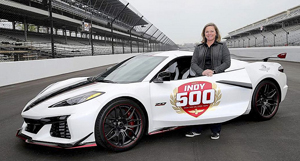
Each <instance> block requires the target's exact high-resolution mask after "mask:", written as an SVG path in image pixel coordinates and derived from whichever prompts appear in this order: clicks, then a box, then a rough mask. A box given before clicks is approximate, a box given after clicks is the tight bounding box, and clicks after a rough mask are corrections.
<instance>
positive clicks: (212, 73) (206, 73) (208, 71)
mask: <svg viewBox="0 0 300 161" xmlns="http://www.w3.org/2000/svg"><path fill="white" fill-rule="evenodd" d="M202 75H205V76H208V77H211V76H213V75H214V71H213V70H210V69H206V70H204V71H203V72H202Z"/></svg>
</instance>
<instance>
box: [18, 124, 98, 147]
mask: <svg viewBox="0 0 300 161" xmlns="http://www.w3.org/2000/svg"><path fill="white" fill-rule="evenodd" d="M23 130H24V129H22V128H21V129H19V130H18V131H17V134H16V136H17V137H19V138H21V139H23V140H24V141H25V142H26V143H29V144H36V145H42V146H48V147H53V148H63V149H75V148H85V147H93V146H97V144H96V143H95V142H89V143H88V142H85V143H83V141H84V140H86V139H87V138H88V137H89V136H91V135H92V134H93V133H90V134H89V135H87V136H86V137H84V138H82V139H80V140H78V141H75V142H73V143H56V142H46V141H38V140H33V139H32V137H30V136H27V135H26V134H24V133H22V131H23Z"/></svg>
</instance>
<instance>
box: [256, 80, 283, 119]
mask: <svg viewBox="0 0 300 161" xmlns="http://www.w3.org/2000/svg"><path fill="white" fill-rule="evenodd" d="M279 103H280V92H279V89H278V87H277V86H276V84H275V83H274V82H272V81H270V80H264V81H262V82H260V83H259V84H258V85H257V87H256V88H255V90H254V93H253V96H252V107H251V114H252V115H253V116H254V118H255V119H256V120H261V121H264V120H269V119H271V118H272V117H273V116H274V115H275V114H276V112H277V110H278V108H279Z"/></svg>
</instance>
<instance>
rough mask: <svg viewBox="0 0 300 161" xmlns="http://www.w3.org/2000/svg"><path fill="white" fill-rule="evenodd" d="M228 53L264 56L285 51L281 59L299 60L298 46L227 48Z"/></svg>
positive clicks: (244, 55)
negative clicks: (285, 54) (283, 57)
mask: <svg viewBox="0 0 300 161" xmlns="http://www.w3.org/2000/svg"><path fill="white" fill-rule="evenodd" d="M229 51H230V54H233V55H236V56H239V57H250V58H258V59H259V58H266V57H269V56H272V55H278V54H280V53H287V56H286V58H285V59H280V60H282V61H292V62H300V46H284V47H256V48H229Z"/></svg>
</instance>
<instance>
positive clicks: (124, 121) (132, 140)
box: [95, 99, 145, 151]
mask: <svg viewBox="0 0 300 161" xmlns="http://www.w3.org/2000/svg"><path fill="white" fill-rule="evenodd" d="M144 130H145V116H144V113H143V110H142V109H141V107H139V105H138V104H137V103H135V102H134V101H132V100H129V99H119V100H116V101H113V102H111V103H109V104H108V105H106V106H105V107H104V108H103V109H102V110H101V112H100V113H99V114H98V117H97V120H96V125H95V139H96V143H97V144H98V145H101V146H104V147H105V148H108V149H111V150H113V151H125V150H129V149H131V148H133V147H134V146H135V145H136V144H137V143H138V142H139V140H140V139H141V138H142V136H143V134H144Z"/></svg>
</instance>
